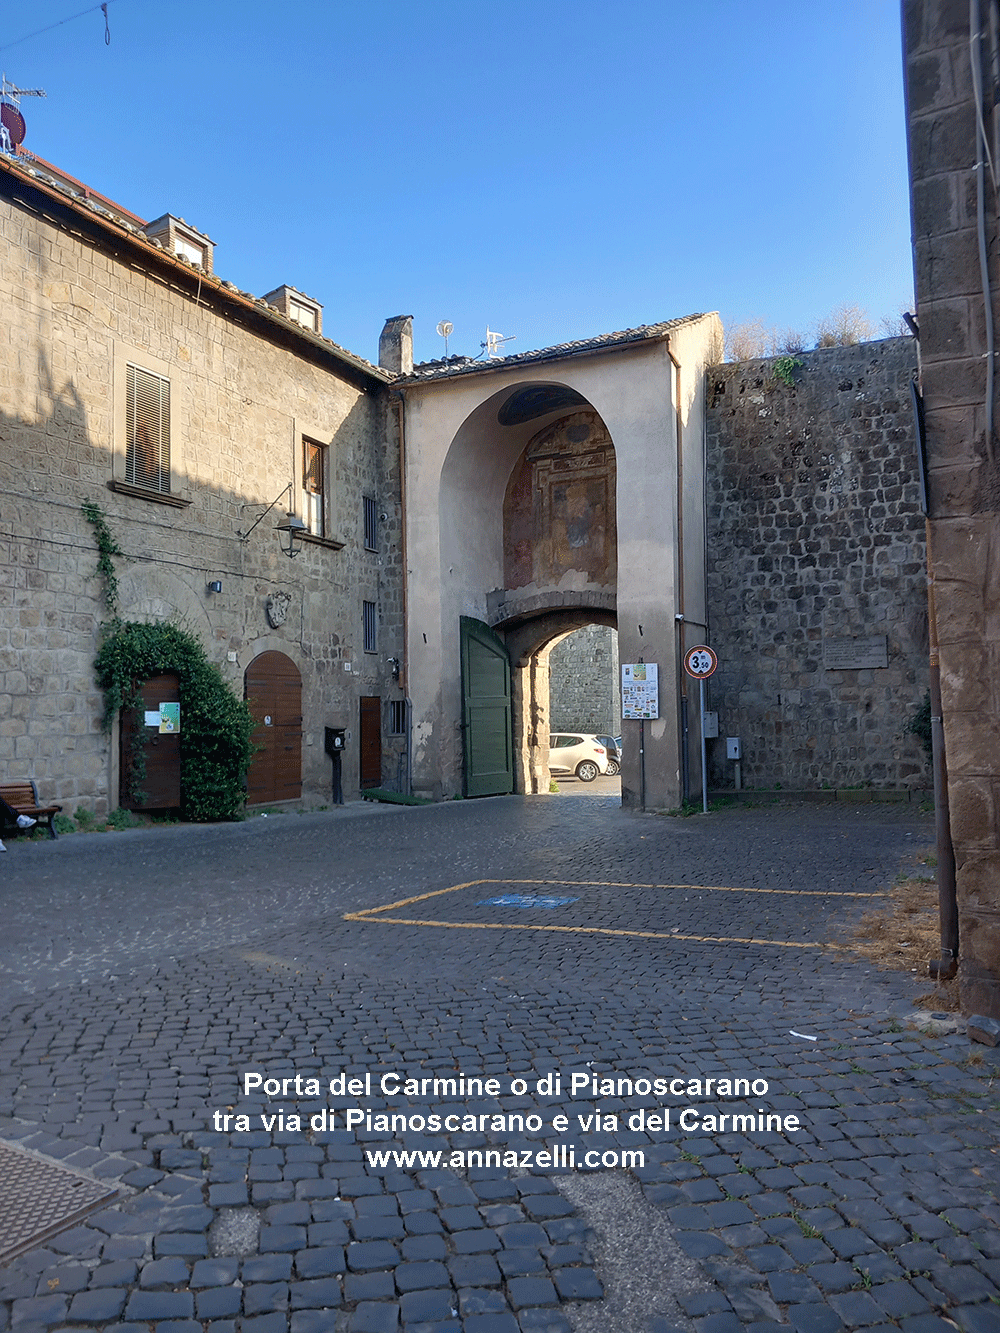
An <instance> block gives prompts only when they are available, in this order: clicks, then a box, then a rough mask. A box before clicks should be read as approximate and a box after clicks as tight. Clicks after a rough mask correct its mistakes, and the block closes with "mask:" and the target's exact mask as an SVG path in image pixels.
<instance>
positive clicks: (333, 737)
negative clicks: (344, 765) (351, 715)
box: [323, 727, 347, 754]
mask: <svg viewBox="0 0 1000 1333" xmlns="http://www.w3.org/2000/svg"><path fill="white" fill-rule="evenodd" d="M323 731H324V738H325V739H324V748H325V750H326V752H327V754H342V753H343V752H344V750H345V749H346V748H347V732H346V731H345V730H344V728H343V727H324V729H323Z"/></svg>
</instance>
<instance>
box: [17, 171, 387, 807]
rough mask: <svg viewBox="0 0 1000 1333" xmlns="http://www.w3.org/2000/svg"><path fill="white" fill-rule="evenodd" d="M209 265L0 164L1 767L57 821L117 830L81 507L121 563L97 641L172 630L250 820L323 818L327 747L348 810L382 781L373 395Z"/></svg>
mask: <svg viewBox="0 0 1000 1333" xmlns="http://www.w3.org/2000/svg"><path fill="white" fill-rule="evenodd" d="M213 250H214V244H213V242H212V241H211V240H210V239H209V238H208V237H207V236H205V235H204V234H203V233H202V232H200V231H198V229H197V228H195V227H193V226H191V225H190V224H188V223H186V222H184V221H183V220H182V219H179V218H174V217H172V216H171V215H165V216H164V217H161V218H158V219H157V220H156V222H155V223H150V224H148V225H147V224H146V223H145V222H144V221H143V219H142V218H140V217H138V216H136V215H135V214H133V213H131V212H129V211H128V210H127V209H124V208H121V207H119V206H118V205H116V204H114V203H113V202H112V201H110V200H108V199H105V198H103V197H102V196H101V195H99V194H98V193H96V192H95V191H93V190H89V189H87V188H85V187H84V186H82V185H81V184H80V183H79V182H74V181H73V180H72V179H71V178H69V177H67V176H66V175H65V174H64V173H62V172H59V171H57V170H56V169H55V168H50V167H49V166H48V165H47V164H44V163H42V162H41V161H40V160H38V159H28V158H26V157H24V156H18V157H10V156H5V155H0V293H2V295H0V301H2V308H3V311H4V323H5V326H6V328H5V347H6V354H5V356H4V357H3V358H2V361H0V485H2V489H3V496H4V499H3V506H2V511H0V562H2V572H0V584H2V592H0V607H2V613H0V653H2V658H0V660H2V664H3V692H2V694H0V764H2V769H3V772H4V774H5V775H6V776H7V778H8V780H14V779H23V778H27V777H31V778H34V779H35V780H36V781H37V783H38V786H39V791H40V794H41V796H42V797H43V799H44V800H46V801H49V800H58V801H60V802H62V803H63V804H64V805H65V806H66V808H67V810H69V811H71V812H72V811H73V810H74V809H75V808H76V807H77V806H78V805H81V804H82V805H85V806H87V807H89V808H90V809H91V810H93V811H95V812H97V813H103V812H104V811H106V810H107V809H108V808H110V807H114V806H116V805H117V804H118V802H119V780H120V772H119V758H120V755H119V737H118V735H117V729H115V730H114V731H112V733H111V734H110V735H109V734H108V733H107V732H106V731H105V730H104V729H103V727H102V714H103V708H104V704H103V698H102V697H101V696H100V694H99V693H98V691H97V687H96V685H95V677H94V659H95V653H96V650H97V647H98V644H99V641H100V636H101V630H102V624H103V622H104V621H105V619H106V618H107V610H106V608H105V606H104V602H103V587H102V584H101V581H100V580H99V579H98V578H97V576H96V573H95V570H96V565H97V550H96V548H95V544H94V533H93V531H92V529H91V526H90V524H88V522H87V521H85V519H84V517H83V514H82V513H81V505H82V504H83V503H85V502H91V503H95V504H97V505H98V506H99V508H100V510H101V511H102V512H103V513H104V515H105V519H106V522H107V525H108V527H109V529H110V531H111V533H112V534H113V537H114V539H115V540H116V541H117V543H118V545H119V546H120V548H121V550H122V551H123V552H124V558H123V559H118V560H117V561H116V565H117V574H118V579H119V584H120V608H119V613H120V615H121V617H122V619H123V620H126V621H129V620H140V621H152V620H168V621H171V622H173V623H175V624H178V625H180V626H181V627H182V628H185V629H187V630H189V631H190V632H191V633H192V634H193V635H195V636H196V637H197V638H198V640H200V642H201V643H202V644H203V646H204V647H205V649H206V650H207V652H208V655H209V657H210V658H211V659H212V660H213V661H214V662H217V663H218V664H219V666H220V668H221V670H222V672H223V675H224V677H225V678H226V680H227V681H228V682H229V683H230V684H231V685H232V687H233V689H234V690H235V691H236V692H237V693H238V694H240V695H243V694H244V692H245V693H246V694H247V696H248V697H249V699H250V703H251V707H252V708H253V709H254V710H255V716H256V717H257V721H258V723H259V726H258V730H257V734H256V740H257V742H258V744H259V746H260V747H261V748H260V750H259V752H258V754H257V755H256V757H255V759H254V762H253V765H252V767H251V770H250V777H249V796H250V800H251V801H258V802H266V801H272V800H284V799H294V798H298V797H299V796H300V795H301V796H304V797H305V798H306V799H309V800H312V801H313V802H319V801H322V800H324V799H325V800H327V801H329V800H330V799H331V781H332V772H333V770H332V767H331V763H332V761H331V759H330V758H329V757H328V756H327V754H326V753H325V751H324V738H325V728H326V727H332V728H339V729H342V730H343V731H344V732H345V733H346V735H347V748H346V750H345V752H344V756H343V786H344V789H345V791H346V792H347V794H348V795H349V794H351V793H352V792H356V791H357V789H358V786H359V784H361V783H362V782H363V783H365V784H367V785H372V784H375V783H379V782H382V781H389V782H392V783H393V784H396V783H398V782H399V781H400V780H402V779H403V778H405V762H404V750H405V729H406V728H405V718H406V710H405V704H404V702H403V696H402V692H401V690H400V688H399V685H398V679H397V677H398V671H399V660H400V658H401V655H402V613H403V608H402V601H401V591H402V577H401V554H400V529H401V515H400V504H399V493H400V487H399V467H398V442H397V439H396V435H395V431H394V425H393V421H394V418H393V416H392V415H391V414H388V412H387V399H386V395H385V387H386V385H387V383H388V381H389V379H390V376H389V374H388V373H387V372H385V371H384V370H382V369H380V368H379V367H377V366H373V365H370V364H369V363H367V362H366V361H364V360H362V359H361V358H360V357H357V356H354V355H352V354H351V353H349V352H346V351H344V350H343V349H342V348H340V347H338V346H336V344H334V343H332V342H330V341H328V340H327V339H326V338H324V337H323V336H322V335H321V322H320V321H321V313H322V312H321V308H320V307H319V305H318V303H317V302H315V301H313V300H312V299H311V298H309V297H306V296H304V295H303V294H301V293H298V292H296V291H295V290H294V288H291V287H288V286H287V285H286V286H281V287H278V288H276V289H275V291H274V292H272V293H271V294H270V296H269V297H268V298H267V299H255V298H254V297H252V296H250V295H248V294H247V293H244V292H241V291H239V290H237V289H236V288H235V287H234V286H233V285H232V284H231V283H227V282H225V281H223V280H221V279H220V278H219V276H218V274H217V273H216V271H215V269H216V265H215V263H214V261H213ZM275 276H276V277H280V276H282V275H280V274H276V275H275ZM269 302H270V303H269ZM289 511H290V512H291V514H292V515H293V516H294V517H293V528H294V527H295V525H296V521H297V525H298V527H299V532H298V533H297V534H296V532H294V531H292V530H291V529H289V527H288V518H287V514H288V512H289ZM257 520H259V521H257ZM282 524H284V525H285V531H284V532H281V531H277V530H276V529H277V528H278V527H279V526H280V525H282ZM290 541H292V542H293V543H294V545H293V548H292V549H293V550H295V552H296V554H294V556H292V557H289V555H287V554H285V553H284V551H283V549H282V543H284V545H285V546H288V544H289V542H290ZM159 688H161V689H162V688H164V687H163V686H160V687H159ZM154 695H155V690H154ZM146 706H147V708H149V707H150V705H149V703H147V705H146ZM156 707H157V705H156V704H155V702H154V704H153V708H154V709H155V708H156ZM146 720H147V722H148V721H149V715H147V719H146ZM152 730H153V731H155V724H154V726H153V728H152ZM181 730H182V732H183V715H182V717H181Z"/></svg>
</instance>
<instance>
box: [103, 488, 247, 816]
mask: <svg viewBox="0 0 1000 1333" xmlns="http://www.w3.org/2000/svg"><path fill="white" fill-rule="evenodd" d="M82 510H83V515H84V517H85V518H86V520H87V522H88V523H89V524H90V525H91V526H92V527H93V529H94V539H95V541H96V543H97V552H98V555H97V572H98V573H99V574H100V576H101V577H102V579H103V580H104V601H105V605H106V606H107V609H108V612H109V615H110V619H109V620H108V621H107V622H106V624H105V626H104V632H103V637H102V640H101V646H100V649H99V651H98V654H97V659H96V661H95V663H94V665H95V668H96V671H97V680H98V683H99V684H100V686H101V689H102V690H103V691H104V727H105V730H106V731H110V730H111V726H112V723H113V722H114V720H115V718H116V717H117V716H118V714H119V713H120V712H121V710H122V709H125V710H130V709H132V710H137V709H139V708H140V706H141V697H140V687H141V683H142V682H143V681H144V680H147V679H148V678H149V677H150V676H157V675H160V674H161V673H163V672H166V671H171V672H174V673H175V674H176V675H177V678H178V680H179V682H180V696H181V718H182V726H181V735H180V740H181V809H182V813H183V815H184V818H185V819H190V820H195V821H199V822H203V821H206V820H214V819H240V818H242V815H243V806H244V803H245V800H246V774H247V769H248V768H249V767H250V760H251V758H252V757H253V751H254V747H253V743H252V741H251V739H250V738H251V734H252V732H253V729H254V721H253V718H252V717H251V715H250V709H249V708H248V707H247V705H246V703H245V702H244V701H243V700H242V699H238V698H237V697H236V695H235V694H234V693H233V691H232V690H231V689H230V687H229V686H228V685H227V684H226V682H225V680H224V679H223V677H222V672H221V671H220V670H219V668H218V667H217V666H216V665H215V663H214V662H211V661H209V659H208V655H207V654H206V652H205V649H204V648H203V647H202V646H201V644H200V643H199V642H198V640H197V639H196V638H195V637H194V635H193V634H189V633H188V632H187V631H186V630H183V629H181V628H180V627H179V626H177V625H172V624H170V623H169V622H167V621H162V620H161V621H153V622H151V623H148V624H146V623H140V622H138V621H123V620H121V618H120V617H119V614H118V611H119V591H118V578H117V573H116V571H115V565H114V559H113V557H114V556H124V554H125V553H124V551H122V549H121V547H120V546H119V545H118V542H117V541H116V540H115V537H114V534H113V533H112V532H111V529H110V528H109V527H108V523H107V519H106V518H105V516H104V514H103V512H102V511H101V509H100V508H99V506H98V505H96V504H94V503H93V502H92V501H87V502H85V503H84V504H83V505H82ZM128 769H129V778H128V781H129V787H130V791H129V796H130V798H131V799H132V800H133V802H134V803H135V804H140V803H141V802H142V799H143V793H142V783H143V781H144V780H145V777H146V755H145V728H144V727H143V726H142V725H139V726H136V727H134V728H133V745H132V751H131V753H130V756H129V765H128Z"/></svg>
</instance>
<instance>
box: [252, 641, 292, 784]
mask: <svg viewBox="0 0 1000 1333" xmlns="http://www.w3.org/2000/svg"><path fill="white" fill-rule="evenodd" d="M243 692H244V698H245V699H246V701H247V703H248V704H249V705H250V712H251V713H252V714H253V718H254V721H255V722H256V724H257V726H256V729H255V730H254V733H253V743H254V745H255V746H257V747H258V749H257V751H256V753H255V754H254V758H253V763H252V764H251V765H250V772H249V774H248V776H247V804H248V805H259V804H261V803H263V802H267V801H297V800H298V799H299V798H300V797H301V795H302V677H301V676H300V675H299V669H298V667H297V666H296V665H295V663H294V662H293V661H292V660H291V658H290V657H286V656H285V654H284V653H277V652H267V653H261V654H260V656H259V657H255V658H254V660H253V661H252V662H251V663H250V665H249V666H248V667H247V669H246V674H245V675H244V678H243Z"/></svg>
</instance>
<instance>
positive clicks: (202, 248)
mask: <svg viewBox="0 0 1000 1333" xmlns="http://www.w3.org/2000/svg"><path fill="white" fill-rule="evenodd" d="M144 230H145V233H146V237H147V239H148V240H151V241H154V240H155V241H159V243H160V244H161V245H162V246H163V248H164V250H172V251H173V253H174V254H175V255H177V256H178V257H179V258H181V259H186V260H187V262H188V263H189V264H197V265H198V266H199V267H200V268H203V269H204V270H205V272H206V273H211V272H212V267H213V263H212V256H213V251H214V250H215V245H214V243H213V242H212V241H211V240H209V238H208V237H207V236H205V235H204V233H202V232H200V231H199V230H198V229H197V227H192V226H191V224H190V223H189V222H185V221H184V219H183V218H175V217H174V215H173V214H172V213H164V215H163V217H161V218H157V219H156V220H155V222H147V223H146V226H145V228H144Z"/></svg>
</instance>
